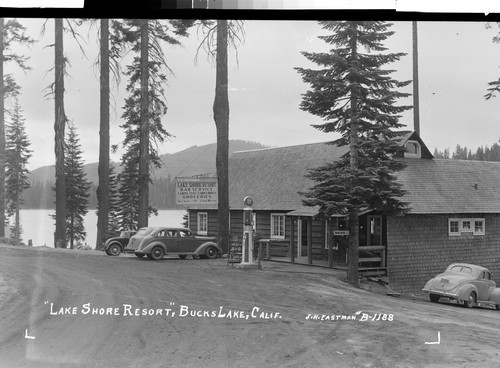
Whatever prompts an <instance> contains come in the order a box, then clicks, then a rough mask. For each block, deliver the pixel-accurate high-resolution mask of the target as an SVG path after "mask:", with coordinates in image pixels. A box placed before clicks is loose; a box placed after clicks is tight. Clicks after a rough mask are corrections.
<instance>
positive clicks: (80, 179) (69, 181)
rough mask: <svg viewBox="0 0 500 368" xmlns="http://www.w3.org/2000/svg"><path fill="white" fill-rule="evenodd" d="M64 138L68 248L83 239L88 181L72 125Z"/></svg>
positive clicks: (77, 139)
mask: <svg viewBox="0 0 500 368" xmlns="http://www.w3.org/2000/svg"><path fill="white" fill-rule="evenodd" d="M68 128H69V131H68V134H67V139H66V157H65V160H64V175H65V178H66V181H65V182H66V241H67V242H68V243H69V245H70V248H71V249H74V247H75V245H76V244H78V243H81V242H83V241H84V240H85V237H86V235H87V233H86V231H85V227H84V225H83V217H84V216H85V215H86V214H87V212H88V198H89V189H90V184H91V183H90V182H89V181H88V180H87V178H86V173H85V170H84V167H83V160H82V149H81V146H80V141H79V138H78V134H77V131H76V127H75V126H74V125H69V127H68Z"/></svg>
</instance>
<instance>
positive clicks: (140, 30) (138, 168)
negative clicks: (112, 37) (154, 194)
mask: <svg viewBox="0 0 500 368" xmlns="http://www.w3.org/2000/svg"><path fill="white" fill-rule="evenodd" d="M192 23H193V21H179V20H168V21H163V20H127V21H126V22H125V25H124V30H126V31H127V32H128V34H129V35H133V34H134V33H135V34H137V35H138V37H135V38H134V37H130V38H129V42H130V43H131V49H132V51H133V52H134V53H135V57H134V59H133V61H132V64H131V65H129V66H128V67H127V70H126V72H125V75H126V76H127V77H128V78H129V83H128V85H127V92H128V94H129V97H128V98H127V99H126V100H125V107H124V110H125V112H124V114H123V115H122V117H123V119H124V120H125V123H124V124H123V125H122V128H124V129H125V139H124V141H123V143H122V144H123V147H124V148H125V150H126V152H125V153H124V154H123V155H122V159H121V161H122V162H121V163H122V167H123V171H122V172H121V173H120V175H119V182H120V201H121V203H123V205H124V207H123V208H122V210H121V214H120V219H121V223H122V224H123V225H124V227H127V228H130V229H133V228H136V227H137V226H139V227H144V226H147V223H148V215H149V214H150V213H151V212H156V210H155V209H153V208H152V207H151V206H149V185H150V183H151V182H152V178H151V176H150V167H152V166H154V167H158V168H159V167H161V160H160V159H159V156H158V143H162V142H164V140H165V138H167V137H168V136H169V133H168V132H167V131H166V130H165V128H164V127H163V123H162V121H161V119H162V116H163V115H164V114H165V112H166V109H167V106H166V101H165V99H164V95H165V93H164V85H165V83H166V80H167V76H166V74H165V72H164V71H165V70H166V69H167V70H169V68H168V66H167V64H166V61H165V55H164V54H163V50H162V47H161V44H160V42H161V41H163V42H166V43H168V44H172V45H178V44H180V42H179V41H178V40H177V39H176V38H174V36H186V35H187V29H188V27H189V26H190V25H192ZM126 186H129V187H130V188H126ZM127 192H131V193H134V195H135V196H134V197H133V198H126V195H127V194H126V193H127ZM125 211H128V212H125Z"/></svg>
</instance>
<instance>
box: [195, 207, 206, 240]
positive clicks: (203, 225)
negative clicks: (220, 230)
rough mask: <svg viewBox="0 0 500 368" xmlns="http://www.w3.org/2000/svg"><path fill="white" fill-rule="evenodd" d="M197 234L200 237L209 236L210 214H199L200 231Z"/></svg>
mask: <svg viewBox="0 0 500 368" xmlns="http://www.w3.org/2000/svg"><path fill="white" fill-rule="evenodd" d="M197 233H198V234H200V235H207V234H208V213H206V212H198V229H197Z"/></svg>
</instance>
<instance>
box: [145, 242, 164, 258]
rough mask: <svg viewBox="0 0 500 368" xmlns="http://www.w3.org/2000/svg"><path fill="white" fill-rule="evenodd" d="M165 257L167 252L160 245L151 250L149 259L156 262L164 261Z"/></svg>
mask: <svg viewBox="0 0 500 368" xmlns="http://www.w3.org/2000/svg"><path fill="white" fill-rule="evenodd" d="M163 256H165V251H164V250H163V248H162V247H160V246H159V245H157V246H156V247H154V248H153V249H151V252H150V253H149V254H148V257H149V258H150V259H152V260H155V261H157V260H159V259H162V258H163Z"/></svg>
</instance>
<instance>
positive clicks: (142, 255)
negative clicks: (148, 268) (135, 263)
mask: <svg viewBox="0 0 500 368" xmlns="http://www.w3.org/2000/svg"><path fill="white" fill-rule="evenodd" d="M135 256H136V257H137V258H142V257H144V254H137V253H135Z"/></svg>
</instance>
